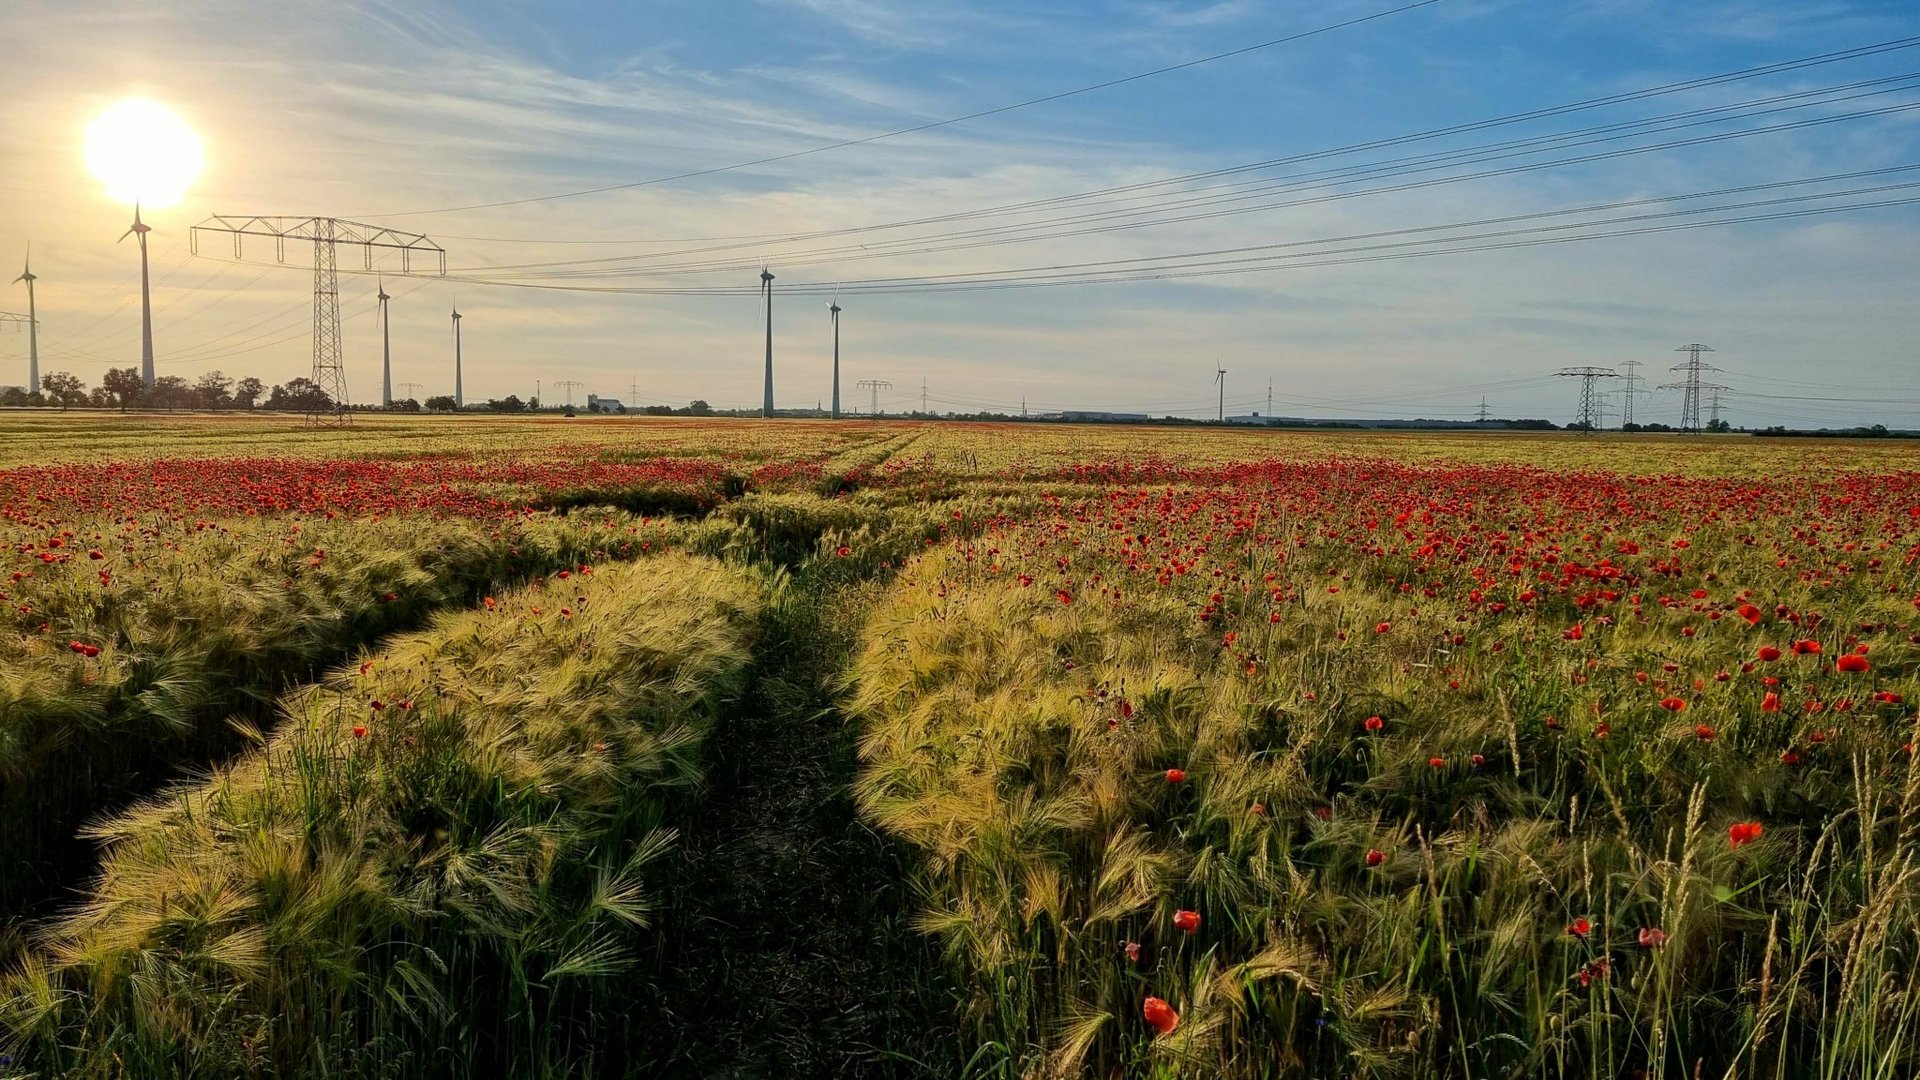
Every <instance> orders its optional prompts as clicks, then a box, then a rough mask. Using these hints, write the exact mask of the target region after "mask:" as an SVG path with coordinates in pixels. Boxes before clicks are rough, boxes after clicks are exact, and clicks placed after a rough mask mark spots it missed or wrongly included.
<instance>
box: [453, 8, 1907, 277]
mask: <svg viewBox="0 0 1920 1080" xmlns="http://www.w3.org/2000/svg"><path fill="white" fill-rule="evenodd" d="M1916 46H1920V36H1916V37H1906V38H1895V39H1891V40H1888V41H1882V42H1876V43H1874V44H1870V45H1861V46H1857V47H1854V48H1851V49H1843V50H1839V51H1836V52H1829V53H1817V54H1813V55H1810V56H1804V57H1796V58H1793V59H1789V60H1781V61H1775V62H1772V63H1768V64H1761V65H1757V66H1754V67H1748V68H1741V69H1737V70H1734V71H1729V72H1722V73H1720V74H1717V75H1706V76H1700V77H1697V78H1693V79H1684V80H1680V81H1677V82H1671V83H1661V84H1658V85H1655V86H1650V87H1643V88H1641V89H1638V90H1630V91H1625V92H1622V93H1618V94H1609V95H1605V96H1601V97H1595V98H1586V99H1583V100H1579V101H1573V102H1567V103H1564V104H1560V105H1553V106H1547V107H1543V108H1538V109H1530V110H1525V111H1522V112H1516V113H1507V114H1503V115H1500V116H1495V117H1491V118H1488V119H1484V120H1476V121H1469V122H1465V123H1460V124H1452V125H1447V126H1442V127H1437V128H1428V129H1425V130H1421V131H1415V132H1411V133H1408V134H1404V135H1397V136H1390V137H1386V138H1380V139H1373V140H1367V141H1363V142H1357V143H1348V144H1345V145H1342V146H1336V147H1330V148H1327V149H1323V150H1318V151H1312V152H1307V153H1301V154H1294V155H1289V156H1286V157H1280V158H1271V159H1267V160H1264V161H1256V162H1251V163H1247V164H1241V165H1232V166H1226V167H1223V168H1218V169H1209V170H1204V171H1200V172H1191V173H1185V174H1180V175H1176V176H1168V177H1162V178H1160V179H1157V180H1146V181H1137V182H1134V183H1129V184H1122V185H1118V186H1112V187H1106V188H1100V189H1095V190H1092V191H1084V192H1078V193H1074V194H1070V195H1062V196H1052V197H1048V198H1042V199H1033V200H1026V201H1021V202H1014V203H1006V204H1001V205H998V206H992V207H986V208H981V209H976V210H968V211H959V212H954V213H949V214H940V215H932V216H927V217H921V218H916V219H910V220H906V221H896V222H890V223H887V224H882V225H869V226H859V227H854V228H848V229H835V230H823V231H817V232H812V233H802V234H796V235H793V236H789V237H787V240H789V241H791V240H808V239H818V238H822V237H826V236H835V235H845V234H851V233H859V232H867V231H873V230H879V229H893V228H902V227H907V226H913V225H925V224H935V223H939V222H944V221H954V220H962V219H965V218H969V217H976V216H985V215H993V214H1001V213H1008V212H1015V211H1020V210H1025V209H1031V208H1036V207H1041V206H1046V205H1053V204H1058V203H1063V202H1073V201H1078V200H1083V199H1090V198H1098V197H1102V196H1107V195H1114V194H1123V193H1126V192H1130V191H1139V190H1145V189H1151V188H1155V187H1162V186H1170V185H1175V184H1184V183H1187V182H1190V181H1193V180H1202V179H1210V178H1212V177H1217V176H1226V175H1232V174H1235V173H1240V172H1247V171H1254V170H1260V169H1266V168H1272V167H1274V166H1278V165H1285V164H1294V163H1298V162H1302V161H1311V160H1316V159H1319V158H1325V157H1335V156H1340V155H1345V154H1350V153H1358V152H1362V151H1366V150H1377V149H1382V148H1385V147H1390V146H1397V145H1403V144H1408V143H1415V142H1424V141H1429V140H1433V139H1439V138H1444V137H1447V136H1450V135H1459V134H1466V133H1469V132H1473V131H1482V130H1486V129H1489V128H1494V127H1503V126H1510V125H1513V124H1520V123H1525V122H1527V121H1530V120H1540V119H1547V118H1550V117H1554V116H1563V115H1567V114H1570V113H1576V112H1583V111H1587V110H1591V109H1597V108H1604V107H1606V106H1609V105H1618V104H1625V103H1628V102H1633V101H1639V100H1644V99H1647V98H1653V97H1661V96H1666V95H1670V94H1676V93H1682V92H1685V91H1688V90H1697V89H1703V88H1707V87H1712V86H1718V85H1722V84H1725V83H1730V82H1738V81H1744V80H1747V79H1755V78H1762V77H1765V76H1768V75H1776V74H1782V73H1786V72H1792V71H1800V70H1805V69H1807V68H1813V67H1820V66H1824V65H1827V64H1833V63H1842V62H1845V61H1848V60H1857V59H1861V58H1864V57H1870V56H1876V55H1880V54H1883V53H1888V52H1895V51H1899V50H1903V49H1911V48H1914V47H1916ZM735 167H742V166H735ZM653 182H659V181H653ZM454 239H466V240H476V241H490V242H496V243H550V244H609V243H663V242H680V241H662V240H660V239H657V238H648V239H638V240H632V241H625V240H606V239H594V240H533V239H527V238H515V237H475V236H467V237H454ZM767 239H769V237H768V236H767V235H764V234H763V235H748V236H735V237H708V238H695V242H700V241H701V240H741V241H753V242H764V241H766V240H767Z"/></svg>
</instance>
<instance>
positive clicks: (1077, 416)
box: [1060, 409, 1153, 423]
mask: <svg viewBox="0 0 1920 1080" xmlns="http://www.w3.org/2000/svg"><path fill="white" fill-rule="evenodd" d="M1060 419H1062V420H1070V421H1080V422H1094V423H1098V422H1102V421H1108V422H1124V421H1130V420H1131V421H1137V420H1151V419H1153V417H1151V416H1148V415H1147V414H1146V413H1143V412H1096V411H1094V410H1091V409H1064V410H1062V411H1061V413H1060Z"/></svg>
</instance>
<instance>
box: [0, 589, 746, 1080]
mask: <svg viewBox="0 0 1920 1080" xmlns="http://www.w3.org/2000/svg"><path fill="white" fill-rule="evenodd" d="M763 592H764V586H762V585H760V584H759V583H757V582H755V581H754V580H753V579H752V578H751V577H750V576H748V575H744V574H742V573H741V572H739V571H737V570H730V569H727V568H725V567H723V566H721V565H719V564H716V563H712V562H707V561H700V560H695V559H690V558H687V557H678V556H665V557H660V558H654V559H648V560H645V561H643V562H641V563H638V564H634V565H631V566H624V567H618V568H610V569H603V570H600V571H599V572H598V573H594V574H591V575H590V576H588V575H575V576H572V577H571V578H569V579H566V580H561V579H559V578H555V579H549V580H547V581H545V582H542V583H541V584H539V585H537V586H535V587H534V588H531V589H528V590H525V591H523V592H520V593H517V594H514V595H512V596H509V597H507V598H506V599H505V600H504V602H502V603H500V604H499V605H498V606H497V607H494V606H492V605H489V607H487V608H483V609H481V610H479V611H474V612H469V613H462V614H457V615H451V616H446V617H443V618H440V619H438V620H436V621H435V623H434V624H433V625H432V626H431V627H430V628H429V629H427V630H425V631H422V632H420V633H418V634H413V635H410V636H407V637H405V638H402V639H400V640H398V641H396V642H394V643H393V644H391V645H389V646H388V647H387V648H385V649H383V650H382V651H381V652H379V653H378V654H374V655H372V656H369V657H368V658H367V659H366V660H365V661H363V662H362V663H361V664H360V665H357V666H349V667H346V668H343V669H340V670H338V671H336V672H334V673H333V674H332V675H331V676H330V677H329V678H328V679H327V680H326V681H325V682H323V683H322V684H320V685H318V686H315V687H312V688H309V689H304V690H301V691H298V692H295V693H294V694H292V695H290V696H289V697H288V698H286V699H285V700H284V701H283V702H282V709H283V711H284V712H285V714H286V715H285V718H284V721H283V723H282V724H281V726H280V728H279V731H278V733H277V734H276V735H275V736H274V737H273V738H272V739H271V740H270V741H268V742H267V743H266V745H265V746H264V747H263V748H262V750H261V751H260V752H259V753H258V754H256V755H253V756H250V757H249V758H247V759H246V760H244V761H243V762H241V763H239V764H237V765H235V766H233V767H231V768H228V769H225V770H222V771H221V772H219V773H218V774H216V775H215V776H214V777H212V778H211V779H209V780H208V781H206V782H205V783H202V784H198V785H193V786H191V787H188V788H184V789H182V790H180V791H178V792H175V793H173V794H172V795H170V796H168V797H166V798H163V799H160V800H158V801H156V802H154V803H152V804H150V805H147V806H144V807H142V808H141V809H139V810H137V811H134V812H132V813H130V814H128V815H126V816H124V817H122V818H120V819H118V820H116V821H114V822H112V823H110V824H108V825H105V826H103V827H101V828H100V829H98V830H97V833H98V835H100V836H101V837H102V838H103V839H106V840H107V841H108V842H109V843H110V845H111V846H110V851H109V854H108V857H107V860H106V862H105V865H104V869H103V872H102V874H101V878H100V881H99V884H98V885H97V886H96V887H95V888H94V889H93V890H92V895H91V896H90V898H89V899H88V901H87V902H86V903H85V904H84V905H83V906H82V907H81V908H80V909H79V910H77V911H76V912H74V913H73V914H71V915H69V916H66V917H64V918H63V919H61V920H60V921H58V922H56V923H55V924H54V925H52V926H51V927H50V928H49V929H48V930H47V931H46V932H45V934H44V937H43V943H42V944H43V948H42V951H41V952H40V953H39V954H38V955H37V956H36V958H35V959H33V960H32V961H31V962H30V963H29V964H28V966H27V967H26V968H25V969H24V970H23V971H22V972H20V973H19V974H18V975H16V976H15V977H14V979H13V980H12V982H11V984H10V986H9V989H10V990H11V994H10V995H9V1003H8V1006H7V1011H6V1013H5V1017H4V1019H5V1022H6V1024H7V1025H8V1028H9V1030H10V1031H11V1032H12V1034H13V1036H14V1038H15V1039H17V1040H19V1041H21V1042H22V1044H23V1045H24V1046H26V1047H27V1048H29V1049H30V1052H31V1053H32V1054H33V1055H34V1057H35V1060H36V1063H37V1065H38V1066H39V1067H41V1068H44V1069H45V1070H47V1071H49V1072H57V1073H59V1074H60V1075H67V1076H122V1075H158V1074H161V1073H176V1072H177V1073H187V1074H195V1075H235V1076H238V1075H272V1076H292V1075H337V1074H340V1073H349V1074H353V1075H396V1076H398V1075H421V1074H423V1073H429V1072H431V1073H436V1074H439V1073H448V1072H451V1073H454V1074H458V1075H500V1074H501V1070H508V1069H513V1070H516V1071H517V1070H519V1069H521V1068H522V1066H523V1065H524V1063H528V1062H534V1061H538V1062H542V1063H543V1064H542V1065H541V1066H540V1068H539V1070H538V1071H539V1072H541V1073H543V1074H546V1075H563V1074H568V1073H569V1072H570V1071H571V1070H573V1069H577V1068H586V1069H591V1068H593V1067H594V1065H595V1060H594V1058H593V1057H592V1054H593V1050H594V1047H595V1045H596V1042H595V1040H596V1034H597V1033H596V1030H595V1029H596V1028H597V1027H598V1026H600V1025H603V1024H605V1023H608V1022H609V1012H608V1010H607V1009H606V1002H607V1000H608V999H609V997H610V996H612V995H615V994H617V993H618V992H619V989H620V988H621V986H622V984H623V983H622V974H623V972H625V971H626V970H627V968H628V966H629V965H630V963H631V961H632V958H633V956H634V954H635V950H636V947H637V942H638V941H640V940H641V939H643V937H644V935H645V932H646V930H647V927H648V926H649V925H650V923H651V921H652V919H653V908H654V905H655V902H656V901H655V899H654V897H653V895H652V892H651V889H650V887H649V881H650V879H651V876H652V874H653V868H652V864H654V863H655V862H656V861H657V860H659V859H660V858H661V857H662V856H663V855H664V853H665V852H666V851H668V850H669V848H670V847H671V845H672V841H673V836H674V832H673V827H672V823H671V822H669V821H666V820H664V819H663V816H662V807H663V805H664V801H663V799H662V796H661V793H662V792H663V791H666V790H669V789H673V788H680V787H685V786H687V785H689V784H692V783H694V782H696V781H697V779H698V777H699V773H700V766H699V762H700V750H701V742H702V739H703V736H704V734H705V732H706V730H707V728H708V727H709V726H710V724H711V723H712V720H713V717H714V715H715V714H716V713H717V712H718V711H719V710H721V709H722V708H724V707H725V705H726V702H727V701H729V700H730V699H731V698H733V697H734V696H735V695H737V694H738V693H739V691H740V689H741V680H742V675H743V672H744V670H745V667H746V664H747V661H748V658H749V646H750V642H751V636H752V634H753V632H754V629H755V627H756V625H757V620H758V612H759V609H760V606H761V604H762V603H763V599H762V596H763ZM376 703H378V704H377V705H376ZM598 1034H599V1035H602V1036H603V1035H604V1033H598ZM516 1063H520V1064H516Z"/></svg>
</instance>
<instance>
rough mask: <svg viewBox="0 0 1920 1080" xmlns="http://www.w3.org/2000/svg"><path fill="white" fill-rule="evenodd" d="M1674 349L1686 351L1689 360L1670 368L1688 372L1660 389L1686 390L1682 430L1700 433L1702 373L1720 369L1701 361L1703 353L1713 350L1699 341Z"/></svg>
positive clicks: (1681, 422) (1681, 413)
mask: <svg viewBox="0 0 1920 1080" xmlns="http://www.w3.org/2000/svg"><path fill="white" fill-rule="evenodd" d="M1673 351H1674V352H1683V353H1686V354H1687V362H1686V363H1684V364H1675V365H1673V367H1672V368H1670V369H1668V370H1670V371H1683V372H1686V378H1685V379H1684V380H1682V381H1680V382H1670V383H1662V384H1661V386H1660V389H1662V390H1683V391H1685V392H1686V394H1685V396H1684V397H1683V398H1682V399H1681V402H1680V430H1681V431H1685V432H1691V433H1694V434H1698V433H1699V431H1700V373H1701V372H1703V371H1719V370H1720V369H1719V368H1717V367H1714V366H1713V365H1712V364H1708V363H1704V362H1702V361H1701V359H1700V354H1701V353H1703V352H1712V351H1713V350H1712V349H1710V348H1708V347H1707V346H1705V345H1702V344H1699V343H1698V342H1695V343H1694V344H1692V345H1682V346H1680V347H1679V348H1677V349H1675V350H1673Z"/></svg>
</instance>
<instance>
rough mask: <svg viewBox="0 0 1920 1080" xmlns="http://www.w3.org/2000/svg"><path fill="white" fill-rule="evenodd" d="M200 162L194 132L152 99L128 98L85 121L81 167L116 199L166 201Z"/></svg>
mask: <svg viewBox="0 0 1920 1080" xmlns="http://www.w3.org/2000/svg"><path fill="white" fill-rule="evenodd" d="M203 163H204V158H203V157H202V156H201V151H200V136H198V135H196V134H194V131H193V129H192V128H191V127H188V126H187V122H186V121H184V120H182V119H180V118H179V117H178V116H176V115H174V113H173V112H172V110H170V109H168V108H167V107H166V106H164V105H161V104H158V103H156V102H152V101H146V100H143V99H140V98H130V99H128V100H126V101H122V102H119V103H118V104H116V105H113V106H112V107H110V108H108V109H107V110H106V111H105V112H103V113H101V114H100V115H99V116H97V117H95V118H94V120H93V123H91V124H88V125H87V167H88V168H90V169H92V170H93V175H94V176H95V177H97V178H98V179H99V180H100V182H101V183H102V184H105V185H106V187H107V194H108V195H109V196H111V197H112V198H113V199H114V200H116V201H118V202H138V203H140V204H141V205H143V206H151V207H163V206H172V205H173V204H174V203H177V202H179V201H180V197H181V196H182V195H184V194H186V191H187V188H188V187H189V186H191V185H192V184H193V181H194V180H195V179H196V178H197V177H198V176H199V175H200V167H201V165H202V164H203Z"/></svg>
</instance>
